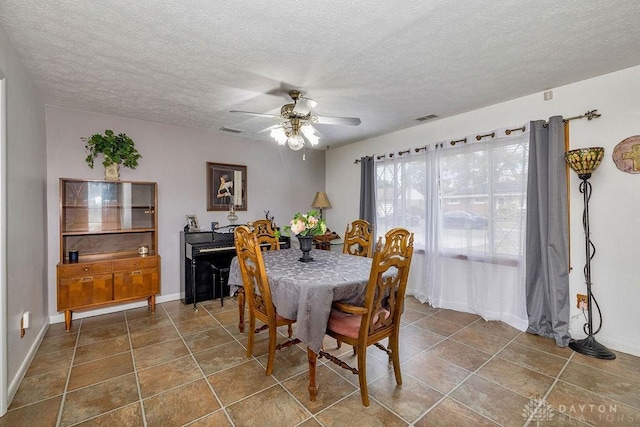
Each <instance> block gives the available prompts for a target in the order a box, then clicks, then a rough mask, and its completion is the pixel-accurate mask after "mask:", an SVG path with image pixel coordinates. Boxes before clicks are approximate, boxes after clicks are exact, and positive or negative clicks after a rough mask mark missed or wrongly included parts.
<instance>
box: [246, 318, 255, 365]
mask: <svg viewBox="0 0 640 427" xmlns="http://www.w3.org/2000/svg"><path fill="white" fill-rule="evenodd" d="M255 335H256V317H255V316H254V315H253V313H249V339H248V340H247V357H251V356H252V355H253V338H254V337H255Z"/></svg>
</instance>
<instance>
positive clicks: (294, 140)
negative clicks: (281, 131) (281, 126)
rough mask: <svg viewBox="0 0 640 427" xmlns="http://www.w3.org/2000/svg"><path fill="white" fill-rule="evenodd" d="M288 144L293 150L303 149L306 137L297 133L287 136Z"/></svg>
mask: <svg viewBox="0 0 640 427" xmlns="http://www.w3.org/2000/svg"><path fill="white" fill-rule="evenodd" d="M287 145H288V146H289V148H291V149H292V150H293V151H298V150H301V149H302V147H304V139H303V138H302V135H300V134H297V133H296V134H294V135H291V136H290V137H289V138H287Z"/></svg>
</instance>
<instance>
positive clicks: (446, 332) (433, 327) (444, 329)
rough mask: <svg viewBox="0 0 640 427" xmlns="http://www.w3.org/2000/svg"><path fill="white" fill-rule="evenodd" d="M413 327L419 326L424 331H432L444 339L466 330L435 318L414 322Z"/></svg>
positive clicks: (430, 317)
mask: <svg viewBox="0 0 640 427" xmlns="http://www.w3.org/2000/svg"><path fill="white" fill-rule="evenodd" d="M413 326H418V327H420V328H422V329H426V330H427V331H431V332H433V333H434V334H438V335H442V336H443V337H448V336H450V335H453V334H455V333H456V332H458V331H459V330H460V329H462V328H464V326H463V325H459V324H457V323H453V322H449V321H448V320H443V319H438V318H437V317H435V316H429V317H425V318H424V319H420V320H418V321H416V322H414V323H413Z"/></svg>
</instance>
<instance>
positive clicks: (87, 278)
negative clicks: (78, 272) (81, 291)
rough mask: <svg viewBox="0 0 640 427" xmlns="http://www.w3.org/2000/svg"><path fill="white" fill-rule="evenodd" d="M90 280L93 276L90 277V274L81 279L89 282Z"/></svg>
mask: <svg viewBox="0 0 640 427" xmlns="http://www.w3.org/2000/svg"><path fill="white" fill-rule="evenodd" d="M91 280H93V277H91V276H88V277H83V278H82V281H83V282H89V281H91Z"/></svg>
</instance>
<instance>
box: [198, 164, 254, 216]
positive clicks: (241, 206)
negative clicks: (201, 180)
mask: <svg viewBox="0 0 640 427" xmlns="http://www.w3.org/2000/svg"><path fill="white" fill-rule="evenodd" d="M247 199H248V197H247V167H246V166H244V165H231V164H227V163H213V162H207V211H225V212H226V211H229V210H230V209H231V207H233V210H236V211H246V210H247Z"/></svg>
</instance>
